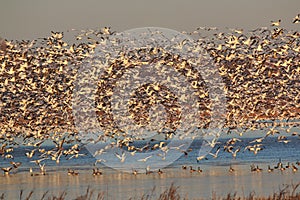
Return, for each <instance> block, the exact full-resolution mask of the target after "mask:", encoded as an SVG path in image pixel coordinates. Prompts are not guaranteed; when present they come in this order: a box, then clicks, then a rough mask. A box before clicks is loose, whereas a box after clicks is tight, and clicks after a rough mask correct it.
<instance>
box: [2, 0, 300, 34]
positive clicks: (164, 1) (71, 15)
mask: <svg viewBox="0 0 300 200" xmlns="http://www.w3.org/2000/svg"><path fill="white" fill-rule="evenodd" d="M298 13H300V1H299V0H286V1H282V0H264V1H261V0H147V1H146V0H145V1H144V0H118V1H117V0H84V1H82V0H50V1H48V0H26V1H25V0H0V36H2V37H4V38H6V39H9V40H15V39H18V40H20V39H35V38H38V37H44V36H48V35H49V34H50V31H51V30H53V31H64V32H65V31H67V30H69V29H72V28H75V29H86V28H100V27H104V26H111V27H112V29H113V30H117V31H124V30H127V29H131V28H137V27H144V26H158V27H165V28H171V29H175V30H178V31H183V30H185V31H192V30H194V29H196V28H197V27H199V26H216V27H219V28H224V27H232V28H234V27H238V28H244V29H254V28H258V27H261V26H269V25H270V21H271V20H278V19H281V20H282V21H283V22H282V26H284V27H285V28H287V29H297V30H299V29H300V24H292V23H291V20H292V18H293V17H295V16H296V15H297V14H298Z"/></svg>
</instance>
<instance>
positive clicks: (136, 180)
mask: <svg viewBox="0 0 300 200" xmlns="http://www.w3.org/2000/svg"><path fill="white" fill-rule="evenodd" d="M233 168H235V169H236V170H235V172H233V173H230V172H229V171H228V168H227V167H225V168H224V167H220V166H213V167H207V166H202V167H201V169H203V172H202V173H198V172H193V173H190V171H189V170H182V169H178V168H167V169H163V170H162V171H163V173H162V174H158V173H153V174H149V175H146V174H144V173H143V174H137V175H133V174H130V173H122V172H116V171H114V170H111V169H104V170H102V172H103V175H100V176H93V175H92V171H91V170H84V169H83V170H80V169H79V170H76V171H78V172H79V175H78V176H69V175H68V174H67V172H64V171H59V172H48V173H47V175H45V176H42V175H40V176H32V177H31V176H30V174H29V173H26V172H19V173H17V174H12V175H9V176H4V175H3V176H0V180H1V184H0V186H1V187H0V188H1V189H0V194H2V193H5V194H6V196H7V197H8V199H17V198H18V197H19V191H20V190H22V191H24V193H30V191H34V193H33V194H32V197H33V199H39V198H40V197H41V196H42V195H43V193H45V192H46V191H48V193H49V195H58V194H61V193H63V192H67V194H68V199H69V198H76V196H80V195H82V194H83V193H84V192H86V189H87V188H90V189H91V190H94V191H95V193H98V191H99V192H104V194H105V195H104V197H105V199H120V198H122V199H124V198H125V199H129V198H132V197H134V196H133V194H134V195H136V196H137V197H139V196H142V195H143V194H146V193H148V192H149V191H152V189H153V188H156V192H155V194H160V193H162V192H163V191H164V190H166V189H167V188H168V187H170V185H171V184H172V183H174V185H176V186H178V187H179V190H178V192H179V194H180V196H182V197H185V196H187V197H188V198H191V199H194V198H198V197H199V195H200V196H201V197H203V198H204V199H207V198H212V195H213V194H214V193H216V195H217V196H224V194H228V193H236V194H237V195H239V196H243V195H248V194H250V193H251V192H253V191H255V194H256V195H260V196H269V195H271V194H272V193H274V192H275V191H278V188H279V187H283V186H284V185H286V184H289V185H290V184H292V183H297V180H298V181H299V180H300V173H299V172H296V173H292V172H291V171H290V170H288V171H284V172H280V171H274V172H272V173H269V172H268V171H267V170H263V171H262V172H259V173H258V172H250V171H249V169H248V165H235V166H233ZM247 169H248V170H247ZM25 188H26V189H25ZM127 197H128V198H127Z"/></svg>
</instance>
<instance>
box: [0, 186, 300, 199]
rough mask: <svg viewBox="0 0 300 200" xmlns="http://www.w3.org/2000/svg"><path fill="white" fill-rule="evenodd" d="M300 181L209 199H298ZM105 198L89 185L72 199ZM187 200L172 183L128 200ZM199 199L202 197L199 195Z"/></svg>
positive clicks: (28, 196)
mask: <svg viewBox="0 0 300 200" xmlns="http://www.w3.org/2000/svg"><path fill="white" fill-rule="evenodd" d="M299 188H300V182H299V183H298V184H291V185H286V186H284V187H283V188H282V189H279V191H278V192H276V193H274V194H272V195H270V196H268V197H261V196H256V195H255V192H251V193H250V194H249V195H248V196H245V197H241V196H238V195H237V193H229V194H227V195H226V196H223V197H220V196H217V194H216V193H215V192H213V194H212V197H211V199H212V200H300V191H299ZM48 192H49V191H46V192H45V193H44V194H43V195H42V196H41V198H40V199H41V200H66V199H69V198H68V197H67V192H66V191H64V192H62V193H60V194H59V195H58V196H56V195H50V196H48ZM33 193H34V191H30V192H29V193H28V194H24V191H23V190H21V191H20V195H19V199H20V200H32V195H33ZM4 199H6V198H5V193H2V194H0V200H4ZM94 199H96V200H105V199H106V198H105V194H104V192H99V193H97V194H95V193H94V191H93V190H91V189H90V188H89V187H88V188H87V190H86V193H85V194H83V195H81V196H78V197H76V198H75V199H74V200H94ZM134 199H136V200H154V199H155V200H156V199H157V200H187V199H188V198H186V197H182V196H181V195H180V193H179V186H175V185H174V184H173V183H172V184H171V186H170V187H169V188H167V189H166V190H165V191H163V192H162V193H161V194H159V195H158V196H157V194H156V191H155V187H154V188H153V189H152V190H151V191H150V192H149V194H144V195H142V196H141V197H135V198H130V199H129V200H134ZM199 199H203V198H201V197H199Z"/></svg>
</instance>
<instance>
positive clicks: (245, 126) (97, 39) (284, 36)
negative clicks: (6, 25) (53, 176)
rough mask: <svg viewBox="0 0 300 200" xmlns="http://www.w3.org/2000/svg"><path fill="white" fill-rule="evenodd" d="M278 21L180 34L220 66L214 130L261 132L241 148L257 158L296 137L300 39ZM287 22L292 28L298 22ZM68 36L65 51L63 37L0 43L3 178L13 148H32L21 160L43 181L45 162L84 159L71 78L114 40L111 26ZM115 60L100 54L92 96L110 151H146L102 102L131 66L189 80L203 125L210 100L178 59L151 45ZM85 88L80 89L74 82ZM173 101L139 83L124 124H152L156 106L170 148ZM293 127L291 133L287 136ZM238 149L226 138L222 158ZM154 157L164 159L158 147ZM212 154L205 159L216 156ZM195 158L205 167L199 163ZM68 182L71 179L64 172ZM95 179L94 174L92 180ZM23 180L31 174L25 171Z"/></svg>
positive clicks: (176, 111)
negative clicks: (219, 116)
mask: <svg viewBox="0 0 300 200" xmlns="http://www.w3.org/2000/svg"><path fill="white" fill-rule="evenodd" d="M280 22H281V21H280V20H279V21H276V22H272V24H271V26H270V27H262V28H257V29H255V30H251V31H248V32H246V31H245V32H244V30H241V29H230V31H229V32H218V29H205V30H203V28H201V27H200V28H197V29H196V30H195V31H193V32H191V33H188V34H189V35H190V37H192V38H195V41H194V42H195V44H196V46H197V47H201V48H203V49H205V51H207V53H208V55H209V56H210V58H211V59H212V60H213V62H214V64H215V65H216V66H218V73H219V75H220V77H221V78H222V80H223V82H224V83H225V87H224V88H223V89H224V92H225V95H226V101H227V104H226V105H224V106H226V111H227V112H226V115H225V116H224V118H225V119H226V120H225V121H226V123H225V126H224V127H222V128H227V129H228V134H230V133H233V132H235V131H237V133H238V134H239V135H240V136H241V135H243V133H245V132H246V131H248V130H259V129H261V130H262V131H265V130H267V132H266V135H265V137H262V138H257V139H255V140H254V141H253V142H251V144H249V146H247V147H246V148H245V150H249V151H251V152H253V153H254V154H257V153H258V152H259V151H261V150H263V147H262V144H261V143H262V142H263V140H264V139H265V138H266V137H269V136H274V135H277V134H278V142H282V143H284V144H286V143H289V142H290V141H289V140H288V139H287V138H286V137H285V136H282V135H281V133H284V134H291V135H293V136H295V137H299V133H298V132H297V131H299V130H298V129H297V127H298V125H299V123H298V120H299V112H300V81H299V80H300V67H299V62H300V56H299V53H300V32H299V31H289V30H286V29H284V28H283V27H281V26H280ZM292 22H293V23H295V24H297V23H299V15H297V16H296V17H295V18H294V19H293V21H292ZM72 31H74V32H75V33H76V34H77V35H76V36H75V40H74V42H73V43H67V42H66V41H65V40H63V39H64V33H60V32H51V35H50V36H49V37H45V38H39V39H37V40H33V41H24V40H23V41H7V40H5V41H4V43H3V42H2V44H1V49H0V82H1V83H2V85H1V87H0V142H1V148H0V155H1V157H2V158H3V159H5V160H7V161H8V163H9V162H10V163H11V166H10V167H7V168H2V170H3V171H4V173H9V172H10V171H11V170H13V169H15V168H17V167H18V166H19V165H20V164H19V163H17V162H14V155H13V153H14V148H17V147H18V146H20V145H25V146H27V147H30V148H31V149H30V150H28V151H27V152H25V153H24V154H25V156H26V157H27V158H28V159H31V160H32V162H34V163H36V165H37V166H39V167H40V169H41V172H42V173H44V172H45V170H44V164H45V163H43V162H44V161H45V160H53V161H55V162H56V163H57V164H59V162H60V159H61V157H66V158H67V159H73V158H78V157H79V156H84V154H82V153H81V150H82V148H83V146H84V144H82V143H81V138H80V137H79V134H78V130H77V129H76V126H75V123H74V116H73V109H72V102H74V98H73V96H72V95H73V91H74V81H75V80H76V78H77V75H78V74H77V72H78V69H79V68H80V66H82V65H83V64H84V62H86V60H88V59H90V58H91V57H92V56H93V54H94V53H95V49H96V47H97V45H99V44H100V45H106V44H108V43H109V41H110V40H112V39H111V38H112V36H114V35H115V34H116V32H112V31H111V30H110V28H109V27H105V28H103V29H101V30H91V29H89V30H81V31H77V30H72ZM203 31H206V32H207V31H209V33H210V34H209V36H202V32H203ZM156 34H157V33H156ZM110 42H117V41H110ZM184 43H185V41H182V42H181V43H178V44H177V43H175V44H174V47H173V48H177V49H180V48H183V46H185V44H184ZM185 51H186V49H185ZM194 51H195V49H188V52H194ZM116 53H118V57H117V58H113V59H110V57H109V55H107V58H106V60H105V61H103V63H105V65H106V69H107V70H106V71H105V73H104V75H103V76H102V77H101V80H99V82H98V85H97V86H98V89H97V95H98V96H97V98H96V102H95V103H94V108H95V110H96V113H97V117H98V123H99V124H100V126H101V127H103V129H105V134H104V136H105V137H107V138H110V139H113V142H112V143H111V144H110V145H114V146H118V147H121V148H127V150H130V151H131V152H138V151H142V152H145V151H146V150H149V151H151V150H152V149H151V147H150V148H137V147H135V146H134V145H133V143H132V141H134V140H135V139H145V138H132V136H131V135H129V134H128V131H129V130H122V129H120V128H118V127H117V126H116V125H115V123H114V118H113V116H112V110H113V109H117V108H118V106H119V105H118V104H114V105H113V104H111V103H110V99H111V98H112V95H113V89H114V87H116V85H117V84H118V79H120V78H121V77H122V75H123V74H124V73H126V71H128V70H132V69H134V67H135V66H139V65H147V64H153V63H154V64H155V63H156V64H157V65H164V66H169V67H173V68H174V69H175V70H176V71H178V72H179V73H181V74H182V75H184V76H185V77H188V80H189V83H190V85H191V87H192V88H193V89H194V90H195V91H196V92H195V95H197V97H198V99H199V101H198V102H197V106H198V107H199V108H200V109H199V110H200V112H199V119H200V122H199V124H198V126H199V129H200V128H206V127H207V126H208V125H209V123H210V114H211V109H212V101H211V100H210V98H209V94H208V92H207V88H206V86H205V83H204V80H203V78H201V76H200V75H199V74H198V73H197V70H196V68H195V66H193V63H192V62H191V61H189V60H186V59H185V58H182V57H180V55H172V54H170V53H169V52H168V48H167V47H166V48H161V47H153V46H151V45H150V46H145V48H142V49H139V50H138V51H136V52H132V51H129V52H116ZM160 73H163V71H162V72H160ZM137 76H138V75H137ZM175 78H176V77H168V79H175ZM212 78H213V77H212ZM127 81H128V82H129V81H130V80H127ZM84 84H87V83H82V85H84ZM80 89H81V90H89V89H90V88H88V87H87V88H85V87H83V88H80ZM177 89H178V90H183V89H184V88H177ZM85 92H86V91H85ZM88 92H92V91H88ZM179 98H184V97H176V96H175V95H174V94H173V93H172V92H171V91H169V90H168V88H167V87H166V86H163V85H159V84H158V83H149V84H145V85H144V86H142V87H140V88H138V89H137V90H136V91H135V93H134V94H133V95H132V99H131V101H130V105H128V108H129V113H130V116H128V117H131V118H132V120H134V121H135V122H136V124H138V125H139V126H145V125H147V124H148V123H149V120H150V117H149V109H150V108H151V106H153V105H156V104H162V105H163V106H164V108H165V111H161V112H166V113H167V119H166V122H165V123H164V127H163V129H162V130H163V131H161V132H160V135H163V139H171V138H172V137H173V136H174V134H175V131H176V128H177V126H178V124H180V120H181V117H180V115H181V109H180V105H179V104H178V101H179ZM75 101H76V99H75ZM79 103H80V102H79ZM114 106H115V107H116V108H115V107H114ZM78 112H79V113H77V114H78V115H79V116H89V115H88V113H90V112H91V111H90V110H84V109H82V110H79V111H78ZM158 112H159V111H158ZM157 114H160V113H157ZM81 120H82V121H83V122H84V123H86V126H87V127H89V126H90V124H89V121H90V120H89V118H84V119H81ZM278 128H281V129H278ZM293 128H294V129H296V130H295V131H291V130H292V129H293ZM101 140H103V136H102V135H101V136H99V138H97V139H91V141H90V142H94V143H97V142H99V141H101ZM46 141H47V143H49V142H51V143H52V144H53V146H54V147H53V148H52V149H50V150H48V149H46V148H45V147H44V145H43V144H44V143H45V142H46ZM238 141H239V139H237V138H232V139H231V140H230V141H228V143H226V144H225V145H224V150H225V151H227V152H229V153H231V154H232V156H233V157H234V158H235V157H236V156H237V154H238V153H239V152H240V151H241V149H240V148H238V147H236V146H235V144H236V143H237V142H238ZM214 142H215V143H216V141H214ZM214 145H215V144H211V146H214ZM157 148H159V149H164V150H165V151H164V152H166V153H167V152H168V151H167V149H166V146H165V145H159V146H157ZM141 149H142V150H141ZM145 149H146V150H145ZM104 151H105V149H104ZM218 151H219V150H218ZM218 151H217V152H215V153H214V154H212V153H211V155H212V156H214V157H217V155H218ZM133 154H134V153H133ZM201 159H203V158H202V157H201V158H198V159H197V160H198V161H200V160H201ZM120 161H122V159H120ZM293 166H294V165H292V167H293ZM68 173H69V174H71V175H75V174H76V172H74V171H72V170H70V171H69V172H68ZM94 173H95V174H101V172H100V171H94ZM31 174H34V173H33V172H32V170H31Z"/></svg>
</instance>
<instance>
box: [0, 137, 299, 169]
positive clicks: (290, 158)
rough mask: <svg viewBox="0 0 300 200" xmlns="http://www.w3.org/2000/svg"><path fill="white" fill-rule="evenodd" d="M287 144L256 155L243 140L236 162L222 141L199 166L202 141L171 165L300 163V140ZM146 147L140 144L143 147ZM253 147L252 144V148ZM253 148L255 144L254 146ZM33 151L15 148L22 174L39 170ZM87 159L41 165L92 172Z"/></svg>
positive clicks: (270, 142)
mask: <svg viewBox="0 0 300 200" xmlns="http://www.w3.org/2000/svg"><path fill="white" fill-rule="evenodd" d="M287 140H290V142H289V143H287V144H284V143H280V142H277V138H276V137H267V138H265V139H264V140H263V142H262V143H261V144H262V147H263V150H261V151H259V152H258V153H257V154H256V155H255V154H254V153H253V152H250V151H248V150H247V149H245V147H246V146H248V145H249V142H251V141H253V138H242V141H241V142H237V143H236V144H235V145H234V147H235V149H237V148H240V152H238V153H237V157H236V159H233V157H232V155H231V153H228V152H226V151H224V150H223V146H224V145H225V144H226V142H227V141H228V139H227V138H220V139H219V140H218V142H220V144H216V146H215V147H214V148H213V149H212V151H211V152H212V153H215V152H216V151H217V149H218V148H220V151H219V154H218V157H217V158H214V157H213V156H211V155H207V156H206V159H203V160H201V161H199V163H197V156H198V151H199V148H200V147H201V144H202V142H203V141H202V140H195V141H194V142H193V143H192V144H191V146H190V149H192V151H191V152H189V153H188V155H187V156H186V155H182V156H181V157H180V158H179V159H178V160H176V161H175V162H174V163H173V164H171V165H169V166H168V167H169V168H178V167H181V166H182V165H207V166H229V165H230V164H235V165H237V164H241V165H242V164H251V163H257V164H260V163H269V164H274V163H277V162H278V161H279V159H281V160H282V162H296V161H298V160H300V139H299V138H297V137H292V136H291V137H287ZM142 145H143V144H141V146H142ZM250 145H251V144H250ZM252 145H253V144H252ZM69 147H70V146H68V145H66V146H65V149H68V148H69ZM43 148H45V149H48V150H50V149H53V148H54V146H43ZM30 150H32V148H30V147H19V148H15V149H14V152H13V153H12V154H13V156H14V159H13V160H14V161H15V162H22V166H21V167H20V170H21V171H22V170H26V169H28V168H29V167H36V164H35V163H33V162H30V161H32V160H35V159H38V158H39V157H38V153H36V154H35V155H34V156H33V157H32V158H31V159H29V158H27V157H26V156H25V152H30ZM81 153H82V154H85V156H79V157H78V158H72V159H68V158H66V157H64V156H62V157H61V159H60V163H59V164H56V162H55V161H52V160H44V161H42V163H45V164H46V166H48V167H55V169H56V170H60V169H62V170H63V169H65V168H66V167H75V168H76V167H79V168H83V167H87V168H90V167H92V166H93V165H94V163H95V162H96V159H95V158H94V157H93V156H92V155H91V154H90V153H89V151H87V150H86V149H85V148H83V149H82V151H81ZM10 161H11V160H10V159H4V158H1V159H0V166H2V167H4V166H9V165H10V164H9V162H10ZM106 162H115V159H114V160H111V161H110V160H106ZM98 165H99V166H102V167H105V165H103V164H98Z"/></svg>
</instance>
